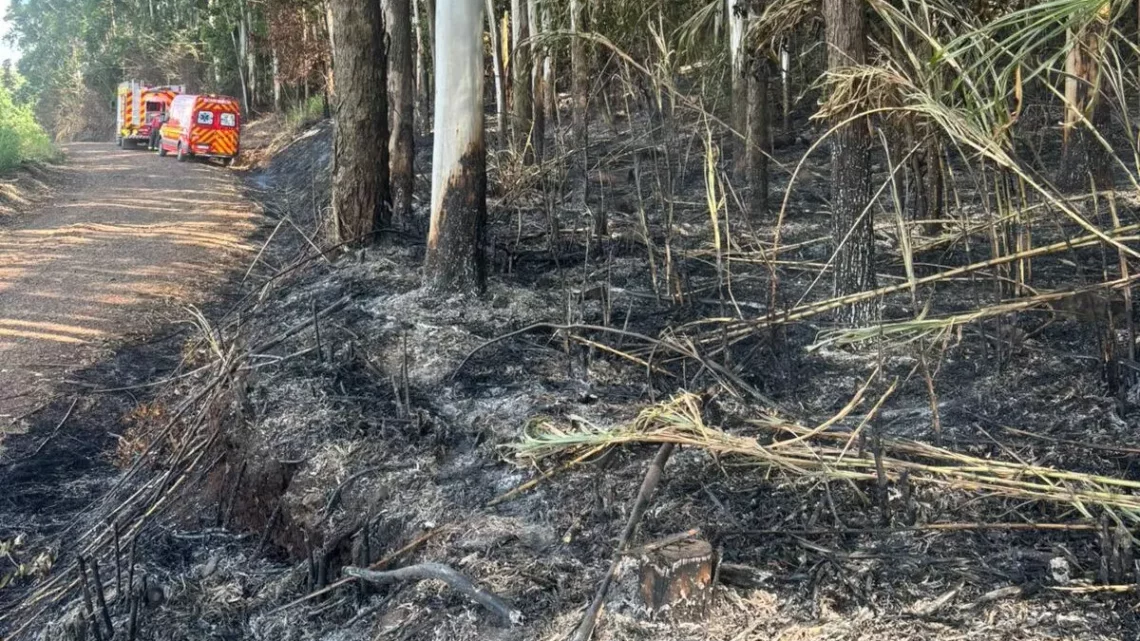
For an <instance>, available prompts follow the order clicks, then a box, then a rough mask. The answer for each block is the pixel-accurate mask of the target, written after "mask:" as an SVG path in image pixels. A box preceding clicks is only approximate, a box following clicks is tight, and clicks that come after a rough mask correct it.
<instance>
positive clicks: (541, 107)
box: [488, 0, 550, 162]
mask: <svg viewBox="0 0 1140 641" xmlns="http://www.w3.org/2000/svg"><path fill="white" fill-rule="evenodd" d="M488 1H489V0H488ZM527 10H528V11H529V12H530V29H531V34H532V35H534V36H539V35H541V34H542V33H544V32H545V31H547V30H549V29H550V25H548V24H546V23H545V20H544V16H542V15H541V14H540V13H539V10H538V1H537V0H527ZM546 49H547V47H546V45H540V46H538V47H537V48H534V47H532V48H531V54H532V55H531V59H532V61H533V65H532V67H531V72H530V81H531V86H532V87H534V91H533V92H532V93H533V96H534V110H533V114H534V119H533V124H532V125H531V134H530V142H531V146H532V147H533V148H534V159H535V161H536V162H542V157H543V155H544V154H545V153H546V76H545V75H544V71H543V68H544V65H545V64H546Z"/></svg>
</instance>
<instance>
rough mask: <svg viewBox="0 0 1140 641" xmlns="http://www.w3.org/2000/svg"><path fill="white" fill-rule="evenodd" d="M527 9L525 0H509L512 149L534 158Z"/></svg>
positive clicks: (529, 21) (526, 157) (528, 17)
mask: <svg viewBox="0 0 1140 641" xmlns="http://www.w3.org/2000/svg"><path fill="white" fill-rule="evenodd" d="M529 14H530V11H529V7H528V6H527V0H511V40H512V42H511V96H512V105H511V106H512V107H513V109H512V111H513V116H514V118H513V120H514V132H515V133H514V141H513V144H514V149H515V151H516V152H519V153H521V154H523V158H524V162H528V163H529V162H532V161H533V160H534V157H533V154H532V153H531V152H532V150H531V149H530V148H529V145H530V122H531V120H530V119H531V116H532V114H531V111H532V110H533V109H534V105H533V101H532V97H531V83H530V72H531V68H530V57H531V55H530V44H524V43H523V41H524V40H526V39H527V38H529V37H530V35H531V33H530V23H531V19H530V15H529Z"/></svg>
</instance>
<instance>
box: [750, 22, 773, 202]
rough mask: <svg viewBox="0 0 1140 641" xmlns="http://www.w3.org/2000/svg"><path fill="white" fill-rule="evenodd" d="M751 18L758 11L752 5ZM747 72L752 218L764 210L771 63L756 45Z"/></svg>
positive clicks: (769, 150)
mask: <svg viewBox="0 0 1140 641" xmlns="http://www.w3.org/2000/svg"><path fill="white" fill-rule="evenodd" d="M751 12H752V17H753V18H758V17H759V15H760V10H759V9H757V8H753V9H752V10H751ZM749 57H750V62H749V73H748V151H747V153H746V154H745V155H746V156H747V158H748V186H749V194H750V198H751V200H750V202H749V209H751V210H752V212H751V213H752V217H753V220H760V219H761V217H763V216H765V215H766V214H767V213H768V155H769V154H770V153H771V145H770V144H769V141H770V136H769V135H768V113H769V111H770V110H769V108H768V76H769V68H770V66H771V63H770V62H769V60H768V57H767V56H765V55H764V53H763V51H761V50H760V49H759V48H756V49H753V50H752V51H751V52H750V56H749Z"/></svg>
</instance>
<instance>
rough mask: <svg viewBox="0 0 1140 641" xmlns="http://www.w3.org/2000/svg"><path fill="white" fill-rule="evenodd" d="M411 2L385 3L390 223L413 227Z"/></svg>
mask: <svg viewBox="0 0 1140 641" xmlns="http://www.w3.org/2000/svg"><path fill="white" fill-rule="evenodd" d="M411 2H412V0H386V2H385V3H384V7H385V23H386V24H387V26H388V43H389V44H388V80H389V92H390V98H391V105H392V109H391V113H390V122H391V133H390V138H389V142H388V153H389V154H390V159H391V164H390V177H391V181H392V224H393V226H394V227H397V228H399V229H410V228H412V226H413V222H414V221H413V216H412V193H413V192H414V191H415V184H416V175H415V159H416V150H415V134H414V131H413V122H414V119H415V114H414V112H415V89H414V87H413V85H412V7H411Z"/></svg>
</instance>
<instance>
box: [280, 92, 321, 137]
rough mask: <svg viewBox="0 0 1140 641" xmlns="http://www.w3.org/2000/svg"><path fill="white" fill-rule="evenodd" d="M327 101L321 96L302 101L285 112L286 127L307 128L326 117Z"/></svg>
mask: <svg viewBox="0 0 1140 641" xmlns="http://www.w3.org/2000/svg"><path fill="white" fill-rule="evenodd" d="M324 110H325V100H324V96H322V95H321V94H316V95H313V96H310V97H309V99H308V100H307V101H305V100H301V101H299V102H298V103H297V104H296V105H293V106H292V107H289V109H287V110H286V111H285V125H286V127H288V128H290V129H294V130H295V129H300V128H302V127H306V126H308V125H310V124H312V123H314V122H316V121H318V120H320V119H321V118H323V117H324Z"/></svg>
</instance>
